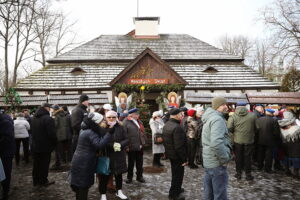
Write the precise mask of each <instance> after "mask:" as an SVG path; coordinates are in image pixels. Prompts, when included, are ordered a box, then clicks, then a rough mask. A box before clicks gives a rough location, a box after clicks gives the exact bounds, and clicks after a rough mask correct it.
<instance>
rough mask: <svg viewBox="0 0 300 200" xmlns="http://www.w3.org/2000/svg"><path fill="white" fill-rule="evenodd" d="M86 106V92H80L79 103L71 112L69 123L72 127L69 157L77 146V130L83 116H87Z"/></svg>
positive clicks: (87, 103) (87, 98) (87, 102)
mask: <svg viewBox="0 0 300 200" xmlns="http://www.w3.org/2000/svg"><path fill="white" fill-rule="evenodd" d="M88 106H89V97H88V96H87V95H86V94H82V95H80V97H79V104H78V105H77V106H76V107H75V108H74V109H73V110H72V112H71V125H72V129H73V136H72V145H71V146H72V147H71V151H72V155H71V157H72V156H73V154H74V152H75V150H76V147H77V142H78V137H79V132H80V130H81V123H82V121H83V118H84V117H87V115H88V111H87V108H88Z"/></svg>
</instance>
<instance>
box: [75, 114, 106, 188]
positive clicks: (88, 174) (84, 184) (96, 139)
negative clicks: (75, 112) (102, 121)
mask: <svg viewBox="0 0 300 200" xmlns="http://www.w3.org/2000/svg"><path fill="white" fill-rule="evenodd" d="M110 139H111V135H110V134H109V133H106V134H105V130H104V129H101V128H100V127H99V126H98V125H97V124H96V123H94V122H93V121H91V120H90V119H87V118H85V119H84V122H83V123H82V130H81V131H80V134H79V139H78V144H77V148H76V151H75V153H74V156H73V159H72V163H71V185H74V186H77V187H80V188H89V187H91V185H93V184H94V174H95V172H96V167H97V157H96V154H97V151H99V150H102V149H103V148H105V146H106V145H107V144H108V142H109V141H110Z"/></svg>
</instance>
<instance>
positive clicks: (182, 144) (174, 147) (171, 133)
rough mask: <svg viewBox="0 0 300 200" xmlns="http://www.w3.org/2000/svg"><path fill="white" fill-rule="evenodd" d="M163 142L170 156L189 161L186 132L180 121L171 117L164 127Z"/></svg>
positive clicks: (183, 161)
mask: <svg viewBox="0 0 300 200" xmlns="http://www.w3.org/2000/svg"><path fill="white" fill-rule="evenodd" d="M163 140H164V142H163V144H164V147H165V150H166V155H167V157H168V158H170V159H173V160H180V162H181V163H185V162H186V161H187V144H186V134H185V132H184V131H183V129H182V127H181V126H180V121H178V120H176V119H173V118H170V119H169V121H167V123H166V124H165V126H164V128H163Z"/></svg>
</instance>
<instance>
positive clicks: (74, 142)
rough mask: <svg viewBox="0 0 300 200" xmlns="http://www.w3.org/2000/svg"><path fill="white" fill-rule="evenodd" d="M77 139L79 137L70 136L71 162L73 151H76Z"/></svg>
mask: <svg viewBox="0 0 300 200" xmlns="http://www.w3.org/2000/svg"><path fill="white" fill-rule="evenodd" d="M78 137H79V135H75V134H74V135H73V136H72V145H71V160H72V158H73V155H74V153H75V150H76V147H77V143H78Z"/></svg>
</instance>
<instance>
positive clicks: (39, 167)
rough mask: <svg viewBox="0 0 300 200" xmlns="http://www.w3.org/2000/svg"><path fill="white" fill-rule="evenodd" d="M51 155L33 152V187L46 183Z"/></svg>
mask: <svg viewBox="0 0 300 200" xmlns="http://www.w3.org/2000/svg"><path fill="white" fill-rule="evenodd" d="M50 160H51V153H36V152H33V168H32V178H33V185H43V184H45V183H47V182H48V171H49V164H50Z"/></svg>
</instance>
